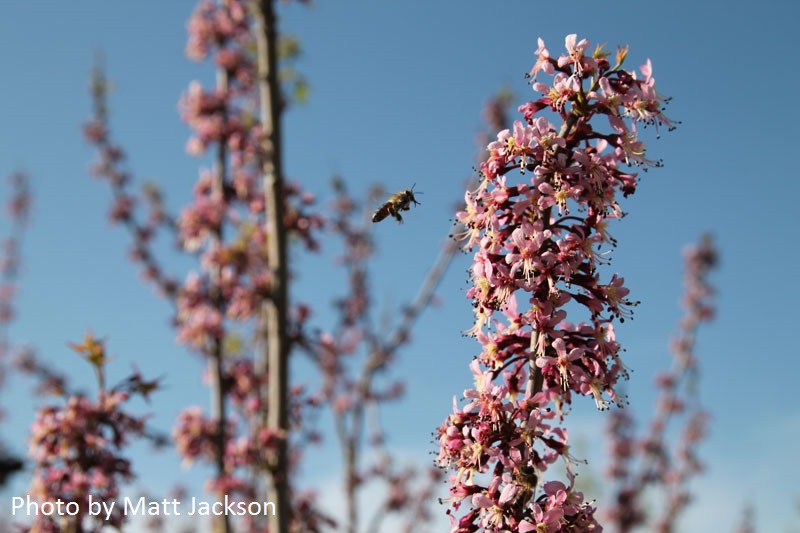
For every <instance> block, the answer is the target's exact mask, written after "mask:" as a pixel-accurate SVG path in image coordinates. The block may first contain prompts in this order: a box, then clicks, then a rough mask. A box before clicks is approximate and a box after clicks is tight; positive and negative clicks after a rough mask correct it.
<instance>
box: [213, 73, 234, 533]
mask: <svg viewBox="0 0 800 533" xmlns="http://www.w3.org/2000/svg"><path fill="white" fill-rule="evenodd" d="M217 90H219V91H221V92H225V91H227V90H228V74H227V72H225V70H224V69H219V71H218V72H217ZM215 163H216V167H217V172H216V174H215V176H214V194H215V195H216V196H218V197H219V198H223V197H224V194H225V180H226V176H227V146H226V144H225V139H223V140H222V141H220V143H219V146H218V147H217V154H216V162H215ZM223 238H224V235H223V226H222V224H220V226H219V228H217V231H216V232H215V234H214V241H215V244H216V245H217V246H219V245H221V244H222V241H223ZM211 276H212V282H213V283H212V287H211V299H212V302H213V305H214V308H215V309H216V310H217V311H219V312H220V314H223V316H224V313H225V302H224V301H223V298H222V291H221V290H220V280H221V278H222V272H221V271H220V269H219V268H217V269H216V270H215V271H213V272H211ZM210 350H211V351H210V353H209V359H208V366H209V371H210V375H211V415H212V417H213V418H214V419H215V420H216V421H217V434H216V436H215V437H216V438H215V441H216V442H215V445H216V448H217V456H216V458H215V465H214V466H215V469H216V475H217V478H220V477H222V476H224V475H225V473H226V469H225V447H226V442H227V439H226V435H225V418H226V414H225V389H224V383H223V366H222V358H223V356H224V348H223V339H214V340H213V341H212V344H211V347H210ZM217 496H220V495H219V494H218V495H217ZM214 531H218V532H220V533H230V531H231V525H230V520H228V516H227V515H226V514H224V513H223V514H222V515H220V516H218V517H216V523H215V524H214Z"/></svg>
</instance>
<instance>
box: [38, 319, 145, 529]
mask: <svg viewBox="0 0 800 533" xmlns="http://www.w3.org/2000/svg"><path fill="white" fill-rule="evenodd" d="M72 347H73V349H75V351H77V352H78V353H79V354H81V355H82V356H83V357H84V358H85V359H86V360H87V361H89V362H90V363H91V364H92V366H93V367H95V369H96V371H97V373H98V377H99V384H100V391H99V393H98V396H97V399H96V400H91V399H89V398H87V397H85V396H80V395H75V396H70V397H68V398H67V401H66V404H65V405H49V406H46V407H43V408H42V409H40V410H39V411H38V413H37V415H36V421H35V422H34V423H33V425H32V426H31V436H30V441H29V448H30V449H29V456H30V458H31V459H32V460H33V462H34V463H35V473H34V476H33V484H32V488H31V495H32V496H34V497H36V498H38V500H39V501H42V502H45V501H49V502H55V501H58V500H61V501H62V502H64V504H67V503H70V502H75V503H76V504H77V506H78V507H77V508H78V509H79V512H78V513H77V514H76V515H73V516H62V517H58V516H56V515H50V516H48V515H45V514H40V515H38V516H37V517H36V520H35V531H70V530H75V531H97V532H99V531H101V530H103V529H104V528H105V527H106V526H108V525H111V526H114V527H117V528H119V527H120V526H121V525H122V524H123V523H124V522H125V520H126V517H125V515H124V513H123V509H122V506H114V509H113V511H112V512H111V515H110V516H109V517H108V520H107V521H106V520H105V519H104V517H103V518H101V517H94V516H91V515H90V513H89V510H88V499H89V497H90V496H91V497H92V498H93V499H95V500H96V501H113V500H115V499H116V498H117V497H118V496H119V490H120V485H121V483H123V482H126V481H129V480H131V479H132V478H133V471H132V470H131V464H130V461H129V460H128V459H126V458H125V457H124V456H123V455H122V451H123V449H124V448H125V446H126V445H128V444H129V443H130V441H131V439H132V438H138V437H147V436H148V433H147V431H146V428H145V422H144V419H143V418H141V417H135V416H132V415H130V414H128V413H127V412H126V410H125V403H126V402H127V401H128V400H130V399H131V397H132V396H134V395H137V394H139V395H142V396H143V397H145V398H147V396H148V394H149V393H150V392H152V391H153V390H154V389H155V388H157V386H158V385H157V383H156V382H148V381H145V380H143V379H142V378H141V376H139V374H138V373H134V374H133V375H132V376H130V377H129V378H128V379H126V380H124V381H123V382H121V383H120V384H119V385H117V386H115V387H113V388H111V389H106V388H104V386H103V378H102V376H103V366H104V363H105V361H106V356H105V345H104V343H103V341H100V340H98V339H96V338H94V337H93V336H92V335H91V334H89V335H87V336H86V338H85V340H84V342H83V344H79V345H78V344H75V345H72Z"/></svg>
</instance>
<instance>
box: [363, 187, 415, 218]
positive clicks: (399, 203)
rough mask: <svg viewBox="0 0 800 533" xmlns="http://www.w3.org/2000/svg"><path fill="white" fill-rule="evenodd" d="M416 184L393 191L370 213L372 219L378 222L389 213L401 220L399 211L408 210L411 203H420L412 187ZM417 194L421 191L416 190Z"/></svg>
mask: <svg viewBox="0 0 800 533" xmlns="http://www.w3.org/2000/svg"><path fill="white" fill-rule="evenodd" d="M416 185H417V184H416V183H415V184H414V185H413V186H412V187H411V188H410V189H406V190H404V191H400V192H396V193H394V194H393V195H392V197H391V198H389V201H388V202H386V203H384V204H383V205H382V206H380V207H379V208H378V209H376V210H375V212H374V213H373V214H372V221H373V222H380V221H381V220H383V219H384V218H386V217H388V216H389V215H392V216H393V217H394V218H395V219H396V220H397V221H398V222H403V217H402V216H401V215H400V211H410V210H411V204H412V203H414V204H416V205H422V204H420V203H419V202H418V201H417V199H416V197H415V196H414V187H416ZM417 194H422V193H421V192H417Z"/></svg>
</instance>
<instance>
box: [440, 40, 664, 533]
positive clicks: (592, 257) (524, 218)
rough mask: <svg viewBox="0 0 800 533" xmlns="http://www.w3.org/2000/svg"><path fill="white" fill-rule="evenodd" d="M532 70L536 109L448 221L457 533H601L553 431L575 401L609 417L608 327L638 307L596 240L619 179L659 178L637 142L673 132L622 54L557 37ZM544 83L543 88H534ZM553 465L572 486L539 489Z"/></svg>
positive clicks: (446, 451) (446, 459)
mask: <svg viewBox="0 0 800 533" xmlns="http://www.w3.org/2000/svg"><path fill="white" fill-rule="evenodd" d="M536 54H537V56H538V59H537V61H536V64H535V65H534V67H533V68H532V70H531V72H530V77H531V78H532V81H533V90H534V91H535V92H536V93H538V94H539V97H538V99H536V100H533V101H530V102H528V103H526V104H524V105H522V106H520V107H519V111H520V113H522V115H523V118H524V120H521V121H516V122H514V125H513V128H512V129H506V130H503V131H501V132H500V133H499V134H498V135H497V139H496V140H495V141H493V142H492V143H490V144H489V146H488V150H489V155H488V157H487V159H486V160H485V161H483V162H482V164H481V166H480V171H481V177H482V181H481V182H480V184H479V185H478V187H477V189H476V190H475V191H472V192H467V194H466V197H465V200H466V208H465V209H464V210H463V211H461V212H459V213H458V221H459V222H460V223H461V224H463V227H464V229H463V231H462V232H461V234H460V235H459V236H460V237H461V238H463V239H464V240H465V242H466V247H467V248H468V249H470V250H472V249H475V248H477V251H475V254H474V258H473V264H472V268H471V281H472V286H471V288H470V289H469V291H468V297H469V298H471V299H472V301H473V306H474V308H475V315H476V320H475V323H474V326H473V327H472V329H471V330H470V331H469V333H470V334H472V335H474V336H475V337H476V339H477V340H478V342H479V343H480V345H481V352H480V354H479V355H478V356H477V357H476V359H475V360H474V361H473V363H472V365H471V369H472V371H473V373H474V374H475V382H476V386H475V388H473V389H469V390H467V391H466V392H465V397H466V399H467V401H468V403H467V405H466V406H464V407H463V408H460V407H459V406H458V404H457V403H456V404H455V405H454V411H453V414H451V415H450V416H449V417H448V419H447V420H446V421H445V422H444V424H443V425H442V426H441V427H440V428H439V430H438V438H439V443H440V452H439V463H440V465H442V466H444V467H449V468H451V469H452V470H454V471H455V473H454V474H453V475H451V477H450V485H451V486H450V496H451V498H450V501H451V505H452V507H453V510H455V511H457V510H459V508H460V507H461V505H462V504H464V503H466V504H467V505H468V506H469V507H471V510H469V511H468V512H467V513H466V514H464V515H463V516H462V517H461V518H460V519H459V518H457V517H455V516H454V515H453V516H452V517H451V523H452V526H453V531H457V532H468V531H478V530H484V531H507V530H512V531H539V532H543V531H547V532H549V531H594V530H599V529H600V526H599V525H598V524H597V522H596V521H595V519H594V508H593V507H592V505H590V504H588V503H586V502H584V501H583V495H582V494H581V493H580V492H578V491H576V490H575V489H574V486H573V485H574V483H573V482H574V473H573V468H572V462H571V461H572V460H571V458H570V454H569V445H568V438H567V432H566V430H565V429H563V428H561V427H558V426H557V424H556V422H557V420H556V419H557V418H558V417H559V416H563V413H564V411H565V409H566V406H567V405H568V404H570V403H571V401H572V395H573V394H574V393H576V394H579V395H582V396H590V397H592V398H593V399H594V401H595V402H596V404H597V406H598V407H599V408H606V407H607V406H608V405H609V404H610V403H612V402H619V401H620V395H619V393H618V392H617V390H616V388H615V386H616V384H617V382H618V381H619V379H620V378H621V377H624V376H625V375H626V373H625V368H624V366H623V364H622V361H621V360H620V358H619V351H620V346H619V344H618V342H617V341H616V338H615V332H614V321H615V320H619V321H622V320H624V319H625V318H627V317H629V316H631V313H632V310H631V309H632V307H633V306H634V305H635V304H636V302H633V301H631V300H629V299H628V298H627V295H628V292H629V291H628V289H627V288H626V287H625V286H624V279H623V278H622V277H619V276H617V275H613V276H611V277H610V278H607V279H606V280H605V281H604V279H603V277H602V276H601V273H600V267H601V266H602V265H604V264H606V263H607V262H608V258H607V255H606V252H604V251H601V250H602V248H603V247H609V246H614V245H615V241H614V239H613V238H612V237H611V236H610V235H609V233H608V224H609V222H610V221H611V220H613V219H619V218H621V217H622V216H623V211H622V208H621V207H620V205H619V203H618V197H619V196H620V195H624V196H628V195H630V194H632V193H633V192H635V190H636V186H637V174H636V172H634V171H633V170H632V169H631V168H630V167H632V166H634V167H635V166H640V167H648V166H658V165H659V163H658V162H654V161H651V160H649V159H647V157H645V148H644V144H643V143H642V142H641V141H640V140H639V139H638V133H639V129H640V128H641V127H643V126H647V125H652V126H655V127H656V128H658V127H661V126H663V127H666V128H672V127H673V123H672V122H671V121H670V120H669V119H668V118H666V117H665V116H664V115H663V114H662V110H663V107H664V104H665V100H664V99H663V98H662V97H661V96H660V95H659V94H658V93H657V92H656V91H655V82H654V80H653V78H652V76H651V66H650V63H649V61H648V63H647V64H646V65H644V66H643V67H641V76H638V75H637V74H636V73H634V72H629V71H627V70H624V69H623V68H622V64H623V61H624V60H625V57H626V55H627V48H620V49H618V51H617V53H616V56H615V62H614V63H613V64H612V63H611V61H610V60H609V58H610V54H609V53H607V52H606V51H604V50H603V49H602V47H598V48H596V49H595V50H594V51H593V52H591V53H590V52H589V42H588V41H587V40H585V39H583V40H578V39H577V37H576V36H575V35H569V36H568V37H567V38H566V53H564V54H562V55H561V56H559V57H551V55H550V52H549V50H548V49H547V48H546V47H545V45H544V43H543V42H542V41H541V40H539V49H538V50H537V52H536ZM540 73H544V74H546V75H549V76H551V82H550V83H549V84H548V83H544V82H542V81H537V78H538V76H539V75H540ZM601 116H604V117H605V120H604V121H599V123H597V122H598V119H599V118H601ZM548 117H549V118H548ZM552 120H556V122H553V121H552ZM512 171H513V173H512ZM513 175H516V176H518V178H517V179H514V178H513V177H512V176H513ZM581 309H583V311H581ZM568 314H569V315H570V316H578V317H581V318H582V320H580V321H576V320H574V319H573V320H572V321H568V320H567V317H568ZM559 459H561V460H563V461H565V462H566V465H567V477H568V481H569V483H568V484H567V485H565V484H563V483H560V482H549V483H548V482H544V481H543V480H544V474H545V471H546V470H547V469H548V468H549V466H550V465H552V464H553V463H554V462H556V461H557V460H559Z"/></svg>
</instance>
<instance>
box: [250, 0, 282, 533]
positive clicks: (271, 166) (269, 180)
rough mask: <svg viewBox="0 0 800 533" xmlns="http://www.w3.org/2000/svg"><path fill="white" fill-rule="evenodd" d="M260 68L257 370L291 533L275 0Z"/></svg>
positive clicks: (263, 33)
mask: <svg viewBox="0 0 800 533" xmlns="http://www.w3.org/2000/svg"><path fill="white" fill-rule="evenodd" d="M252 8H253V15H254V18H255V21H256V27H255V39H256V51H257V68H258V93H259V100H260V115H261V116H260V119H261V124H262V127H263V128H264V131H263V138H262V141H261V154H260V155H261V172H262V179H263V181H264V194H265V201H266V205H265V209H266V229H267V236H268V237H267V246H268V250H267V252H268V254H269V269H270V274H271V278H270V283H271V294H270V297H269V298H268V299H267V301H266V303H265V304H264V326H265V328H264V335H265V343H264V352H263V353H262V354H261V355H260V357H259V360H258V361H257V369H258V370H259V371H260V372H265V371H266V372H267V373H268V384H267V387H266V390H262V400H264V401H265V405H266V406H267V413H266V416H265V417H264V418H265V420H263V422H264V423H265V424H266V428H267V429H268V430H269V431H270V432H272V433H274V434H277V435H279V436H280V438H279V443H278V445H277V448H276V450H275V454H274V456H273V457H271V458H270V464H269V468H268V470H267V472H266V480H265V481H266V483H265V484H266V489H267V498H269V500H271V501H274V502H275V507H276V512H275V516H270V517H269V518H268V525H269V531H270V533H286V532H287V531H288V523H289V505H290V498H289V483H288V473H289V472H288V470H289V468H288V467H289V465H288V453H287V439H288V431H289V408H288V401H289V392H288V391H289V388H288V383H289V369H288V356H289V347H288V337H287V314H288V295H287V282H288V275H287V273H288V268H287V256H286V253H287V252H286V230H285V228H284V205H283V169H282V161H281V150H282V144H281V124H280V115H281V94H280V84H279V80H278V56H277V43H278V37H277V31H276V20H275V11H274V5H273V1H272V0H253V3H252Z"/></svg>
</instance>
